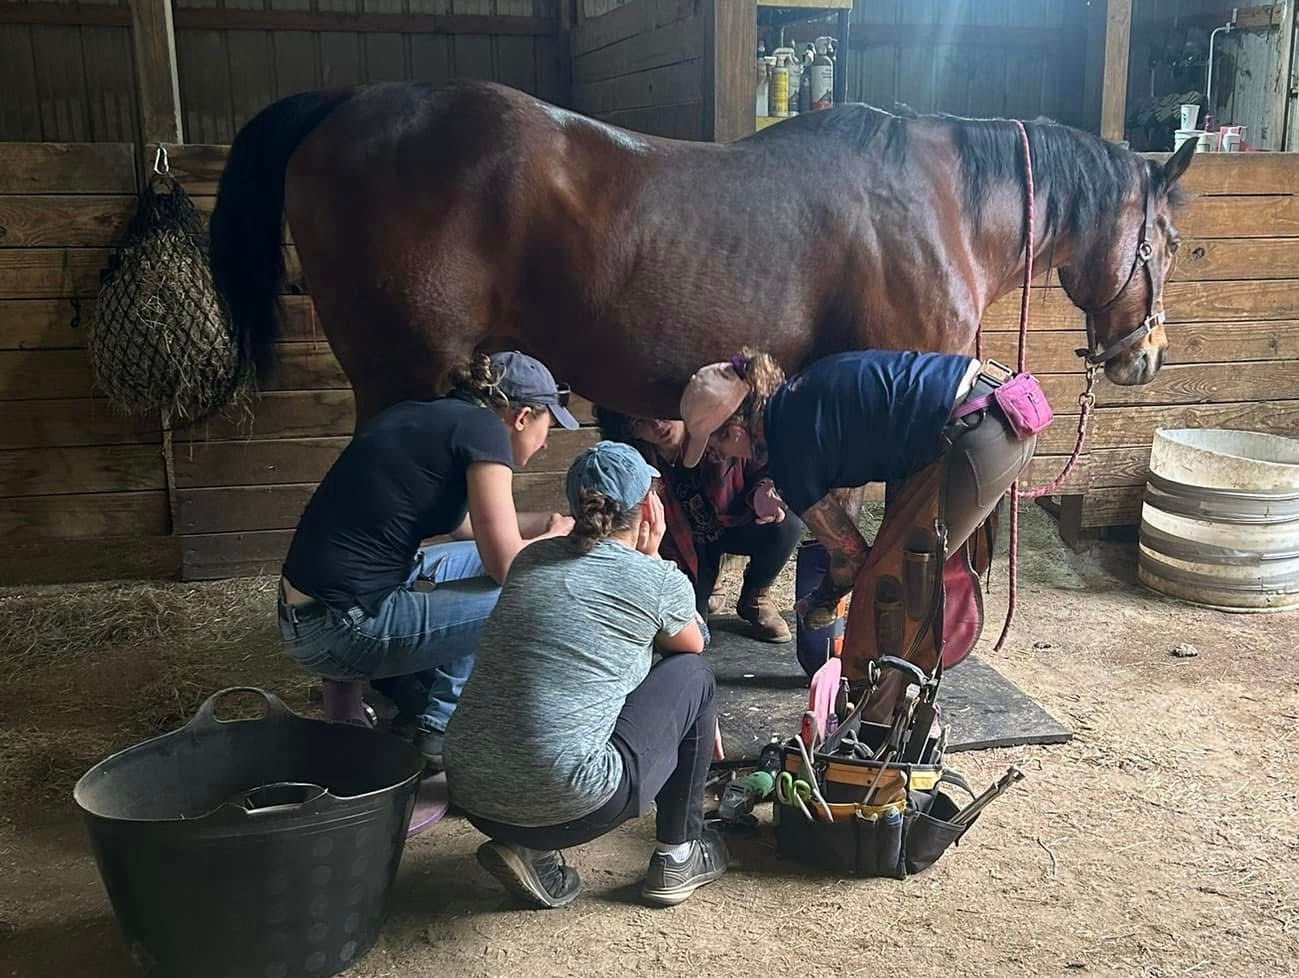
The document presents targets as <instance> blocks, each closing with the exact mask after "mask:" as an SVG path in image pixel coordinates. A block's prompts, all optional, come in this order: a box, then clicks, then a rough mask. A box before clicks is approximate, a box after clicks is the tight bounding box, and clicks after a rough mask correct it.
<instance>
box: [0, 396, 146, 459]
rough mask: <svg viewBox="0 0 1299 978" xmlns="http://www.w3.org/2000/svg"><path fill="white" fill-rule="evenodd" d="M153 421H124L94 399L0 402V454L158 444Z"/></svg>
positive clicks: (130, 419) (106, 404) (105, 405)
mask: <svg viewBox="0 0 1299 978" xmlns="http://www.w3.org/2000/svg"><path fill="white" fill-rule="evenodd" d="M161 437H162V434H161V431H160V429H159V425H158V419H157V418H156V417H143V418H141V417H136V418H128V417H124V416H122V415H120V414H118V413H117V412H115V411H114V410H113V409H112V408H110V407H109V406H108V402H107V401H103V400H100V399H97V398H88V397H81V398H64V399H54V400H40V401H0V450H7V449H13V448H54V447H60V446H74V445H82V446H94V445H136V444H157V443H158V442H159V441H160V440H161Z"/></svg>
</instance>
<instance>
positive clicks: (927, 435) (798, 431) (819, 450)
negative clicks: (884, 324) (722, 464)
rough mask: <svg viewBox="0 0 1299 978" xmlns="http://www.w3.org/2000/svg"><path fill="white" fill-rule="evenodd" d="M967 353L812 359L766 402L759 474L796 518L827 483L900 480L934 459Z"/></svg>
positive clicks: (851, 484) (826, 488)
mask: <svg viewBox="0 0 1299 978" xmlns="http://www.w3.org/2000/svg"><path fill="white" fill-rule="evenodd" d="M969 366H970V358H969V357H964V356H953V355H950V354H942V353H910V352H893V351H883V350H863V351H860V352H856V353H841V354H838V355H837V356H830V357H826V358H825V359H824V360H818V361H816V362H815V363H813V364H812V365H811V366H809V367H808V368H807V369H806V370H804V371H802V372H801V373H798V374H795V375H794V376H793V377H791V378H789V380H787V381H785V383H784V384H782V385H781V386H780V387H779V388H777V390H776V392H775V393H774V394H772V395H771V399H770V400H769V401H768V402H767V409H766V413H765V414H764V416H763V427H764V429H765V432H766V441H767V470H768V473H769V474H770V475H771V478H772V481H773V482H775V484H776V489H777V491H778V492H779V493H780V496H781V498H782V499H783V500H784V501H785V503H786V504H787V505H788V506H789V507H790V509H792V510H793V511H794V512H795V513H798V514H799V515H800V516H801V515H802V514H803V513H806V512H807V511H808V509H810V508H811V507H812V505H813V504H814V503H817V502H819V501H820V500H821V499H824V498H825V496H826V494H827V493H828V492H829V491H830V490H831V489H847V488H856V487H857V486H864V485H866V483H868V482H892V481H895V480H899V479H904V478H906V477H907V476H909V475H912V474H913V473H915V472H918V471H919V470H920V469H922V468H924V467H925V466H926V465H928V464H929V463H930V462H932V461H933V460H934V459H935V458H937V457H938V454H939V450H940V447H941V446H940V442H939V436H940V435H941V434H942V431H943V426H944V425H946V424H947V421H948V419H949V417H950V416H951V413H952V405H953V402H954V401H955V400H956V391H957V389H958V388H959V387H960V385H961V379H962V377H964V376H965V372H966V370H967V369H968V368H969Z"/></svg>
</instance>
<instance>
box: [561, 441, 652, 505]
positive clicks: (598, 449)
mask: <svg viewBox="0 0 1299 978" xmlns="http://www.w3.org/2000/svg"><path fill="white" fill-rule="evenodd" d="M658 477H659V471H658V469H656V468H654V467H653V466H652V465H650V464H649V463H648V462H646V461H645V459H644V458H642V457H641V453H640V452H638V451H636V449H634V448H632V446H630V445H626V444H624V443H622V442H620V441H598V442H596V443H595V444H594V445H592V446H591V447H590V448H588V449H586V450H585V451H583V452H580V453H579V454H578V456H577V458H575V459H573V464H572V465H570V466H569V467H568V476H567V477H566V478H565V480H564V493H565V495H567V496H568V506H569V512H571V513H577V512H579V511H580V510H581V508H582V490H583V489H594V490H595V491H596V492H599V493H603V494H604V495H606V496H608V497H609V498H610V499H612V500H614V501H615V502H617V503H618V505H619V506H621V507H622V508H623V509H631V508H632V507H633V506H635V505H637V504H638V503H639V502H640V501H641V500H642V499H644V498H645V494H646V493H648V492H649V491H650V485H651V484H652V483H653V481H654V480H655V479H657V478H658Z"/></svg>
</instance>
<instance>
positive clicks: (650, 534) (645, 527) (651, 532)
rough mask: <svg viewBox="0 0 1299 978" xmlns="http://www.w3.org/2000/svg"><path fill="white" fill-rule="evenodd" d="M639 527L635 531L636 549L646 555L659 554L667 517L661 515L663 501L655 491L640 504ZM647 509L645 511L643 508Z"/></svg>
mask: <svg viewBox="0 0 1299 978" xmlns="http://www.w3.org/2000/svg"><path fill="white" fill-rule="evenodd" d="M642 505H643V507H644V508H643V509H642V511H641V521H640V528H639V529H638V530H637V531H636V549H637V550H639V551H640V552H641V553H643V554H644V555H645V556H646V557H657V556H658V555H659V544H660V543H662V542H663V534H664V533H666V532H667V529H668V523H667V517H665V516H664V515H663V501H662V500H661V499H659V495H658V493H656V492H651V493H650V494H649V495H648V496H646V497H645V502H644V503H643V504H642ZM646 509H647V510H648V512H646V511H645V510H646Z"/></svg>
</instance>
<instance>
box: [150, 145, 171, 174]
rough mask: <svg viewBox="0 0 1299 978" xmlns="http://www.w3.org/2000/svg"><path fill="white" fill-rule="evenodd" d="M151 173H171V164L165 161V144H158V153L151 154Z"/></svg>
mask: <svg viewBox="0 0 1299 978" xmlns="http://www.w3.org/2000/svg"><path fill="white" fill-rule="evenodd" d="M153 172H154V173H157V174H159V175H162V174H165V173H170V172H171V163H170V161H169V160H168V159H167V144H166V143H159V144H158V151H157V152H156V153H154V154H153Z"/></svg>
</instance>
